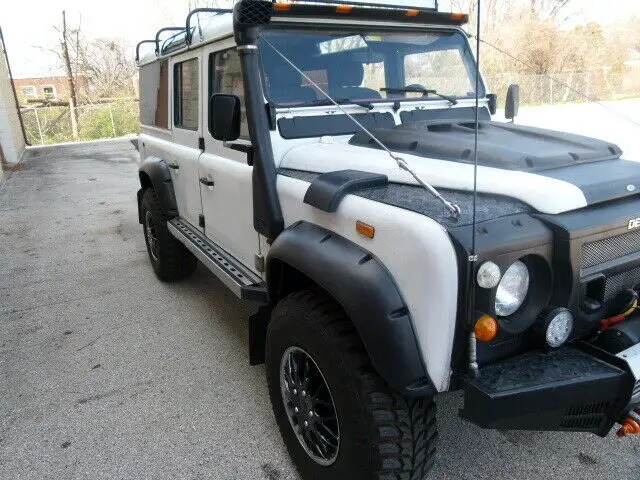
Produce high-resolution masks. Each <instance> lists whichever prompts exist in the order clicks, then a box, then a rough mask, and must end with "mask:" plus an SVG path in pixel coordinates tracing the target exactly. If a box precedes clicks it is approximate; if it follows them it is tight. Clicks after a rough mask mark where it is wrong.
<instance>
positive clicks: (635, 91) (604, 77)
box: [484, 69, 640, 106]
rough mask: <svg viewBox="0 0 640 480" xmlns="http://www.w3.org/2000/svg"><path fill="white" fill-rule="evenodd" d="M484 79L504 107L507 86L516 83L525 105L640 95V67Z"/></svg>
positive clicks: (498, 76) (516, 74) (512, 74)
mask: <svg viewBox="0 0 640 480" xmlns="http://www.w3.org/2000/svg"><path fill="white" fill-rule="evenodd" d="M484 78H485V81H486V82H487V86H488V88H489V90H490V91H491V92H493V93H497V94H498V98H499V100H500V102H501V106H504V99H505V97H506V95H507V88H508V87H509V85H511V84H513V83H517V84H518V85H520V103H521V104H522V105H545V104H546V105H549V104H556V103H578V102H588V101H592V100H598V101H603V100H623V99H627V98H634V97H635V98H637V97H640V69H634V70H631V71H628V72H623V73H607V72H603V71H592V72H582V73H556V74H552V75H551V76H548V75H532V74H527V73H503V74H500V75H489V76H485V77H484Z"/></svg>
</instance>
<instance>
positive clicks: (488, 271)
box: [477, 262, 501, 288]
mask: <svg viewBox="0 0 640 480" xmlns="http://www.w3.org/2000/svg"><path fill="white" fill-rule="evenodd" d="M500 275H501V272H500V267H499V266H498V265H496V264H495V263H493V262H484V263H483V264H482V265H480V268H479V269H478V277H477V279H478V286H479V287H482V288H493V287H495V286H496V285H498V283H499V282H500Z"/></svg>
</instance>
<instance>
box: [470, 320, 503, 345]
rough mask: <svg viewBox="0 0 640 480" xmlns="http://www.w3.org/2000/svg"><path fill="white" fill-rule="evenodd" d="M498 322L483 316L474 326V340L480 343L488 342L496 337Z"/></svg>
mask: <svg viewBox="0 0 640 480" xmlns="http://www.w3.org/2000/svg"><path fill="white" fill-rule="evenodd" d="M498 329H499V327H498V322H497V321H496V319H495V318H493V317H490V316H489V315H483V316H482V317H480V318H479V319H478V321H477V322H476V326H475V332H476V338H477V339H478V340H480V341H481V342H490V341H491V340H493V339H494V338H496V336H497V335H498Z"/></svg>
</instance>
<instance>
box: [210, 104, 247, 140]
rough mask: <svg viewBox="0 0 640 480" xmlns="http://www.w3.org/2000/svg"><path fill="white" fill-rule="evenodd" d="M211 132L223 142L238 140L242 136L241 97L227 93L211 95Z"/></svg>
mask: <svg viewBox="0 0 640 480" xmlns="http://www.w3.org/2000/svg"><path fill="white" fill-rule="evenodd" d="M209 133H210V134H211V136H212V137H213V138H215V139H216V140H222V141H223V142H228V141H231V140H236V139H237V138H238V137H239V136H240V98H238V97H237V96H236V95H227V94H225V93H214V94H213V95H211V98H210V99H209Z"/></svg>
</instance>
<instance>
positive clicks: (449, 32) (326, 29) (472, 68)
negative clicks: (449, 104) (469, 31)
mask: <svg viewBox="0 0 640 480" xmlns="http://www.w3.org/2000/svg"><path fill="white" fill-rule="evenodd" d="M283 34H284V35H286V34H290V35H293V36H298V37H299V38H301V39H302V38H304V36H307V38H311V36H312V35H317V36H323V35H338V36H342V37H348V36H357V35H364V36H372V35H390V34H395V35H398V34H402V35H406V36H416V37H419V36H420V35H425V34H429V35H442V36H443V37H445V36H448V37H449V38H451V39H456V40H457V41H458V43H457V45H458V51H459V53H460V56H461V59H462V62H463V65H464V67H465V70H466V73H467V76H468V80H469V84H470V85H471V86H473V88H474V89H475V83H476V79H475V76H476V74H477V69H476V60H475V56H474V54H473V51H472V49H471V46H470V45H469V42H468V39H467V35H466V33H465V32H464V31H463V30H461V29H459V28H452V27H440V26H428V27H424V26H423V27H416V28H411V27H407V26H399V27H394V26H377V25H319V24H313V25H296V24H287V25H282V24H280V25H270V26H269V27H267V28H265V29H264V30H263V31H262V32H261V38H260V40H259V53H260V65H261V70H262V71H261V74H262V75H261V76H262V82H263V90H264V93H265V97H266V99H267V101H268V102H269V104H270V105H272V106H274V107H282V108H303V107H304V108H308V107H313V106H316V105H314V101H313V100H311V99H308V100H303V101H297V102H281V101H278V99H276V98H274V95H272V92H271V89H270V86H269V85H268V82H267V77H268V75H267V69H268V68H269V66H268V60H266V59H265V56H267V57H269V56H270V57H271V58H274V57H276V58H278V61H280V62H284V60H282V59H281V58H279V56H278V55H277V54H276V53H275V52H274V51H273V49H272V48H271V47H270V46H269V45H267V44H266V43H265V42H264V41H263V37H264V38H266V39H267V40H269V41H271V43H274V44H275V43H276V42H273V38H274V35H283ZM270 37H271V39H270ZM454 43H455V42H452V44H454ZM434 50H436V49H434ZM442 50H443V51H444V50H445V49H442ZM450 50H451V49H450ZM283 53H284V54H285V55H287V52H285V51H283ZM287 56H288V55H287ZM406 56H407V55H404V56H399V59H402V60H401V62H400V63H404V60H403V59H404V58H405V57H406ZM306 58H309V56H307V57H306ZM291 60H292V61H293V63H294V64H296V66H297V67H299V68H300V69H301V70H303V71H305V68H304V67H305V65H301V64H297V62H296V60H297V59H296V58H291ZM385 63H386V62H385ZM402 68H404V65H403V67H402ZM287 69H289V70H290V72H291V73H292V74H295V71H294V70H293V68H292V67H291V66H290V65H287ZM403 75H404V71H403ZM314 80H315V79H314ZM385 80H387V79H385ZM478 84H479V92H478V96H479V97H480V98H484V97H485V96H486V92H487V90H486V86H485V84H484V80H483V78H482V76H481V75H480V78H479V82H478ZM385 86H389V85H387V84H386V81H385ZM392 86H394V87H395V86H399V85H392ZM402 86H405V85H402ZM329 93H330V94H331V93H332V92H329ZM440 93H444V94H450V93H449V92H446V91H444V92H440ZM332 96H333V97H336V95H332ZM454 96H455V98H456V99H460V100H464V99H474V98H475V96H476V93H475V92H468V94H467V95H454ZM339 98H340V99H341V100H342V101H341V102H340V103H345V104H349V103H350V102H345V101H344V95H340V96H339ZM317 99H319V100H323V99H325V97H324V96H323V95H322V94H320V93H317ZM353 100H354V101H355V102H356V103H357V102H358V101H359V100H361V99H357V98H353ZM366 101H367V102H368V103H372V104H384V103H394V102H401V103H405V102H406V103H409V102H411V103H415V102H425V101H442V99H441V98H438V97H437V96H425V97H415V98H414V97H406V96H403V97H402V98H397V97H395V98H383V97H380V98H368V99H366ZM325 106H326V105H325Z"/></svg>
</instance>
